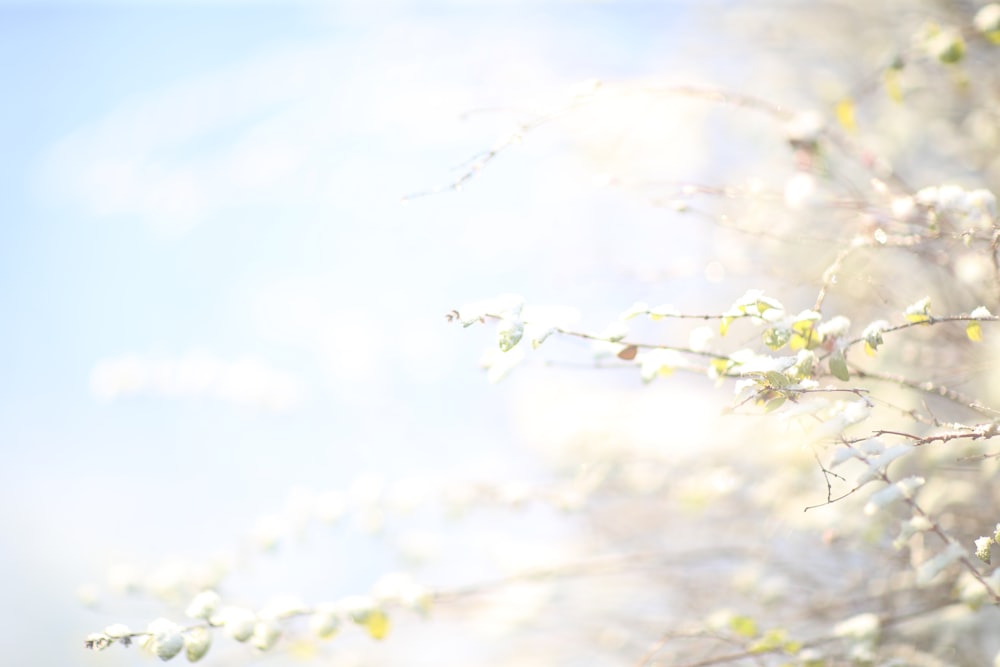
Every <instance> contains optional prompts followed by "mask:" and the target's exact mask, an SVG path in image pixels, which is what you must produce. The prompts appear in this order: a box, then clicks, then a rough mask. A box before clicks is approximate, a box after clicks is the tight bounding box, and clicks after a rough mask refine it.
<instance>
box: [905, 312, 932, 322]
mask: <svg viewBox="0 0 1000 667" xmlns="http://www.w3.org/2000/svg"><path fill="white" fill-rule="evenodd" d="M906 319H907V321H908V322H913V323H914V324H920V323H921V322H930V320H931V316H930V315H928V314H927V313H907V314H906Z"/></svg>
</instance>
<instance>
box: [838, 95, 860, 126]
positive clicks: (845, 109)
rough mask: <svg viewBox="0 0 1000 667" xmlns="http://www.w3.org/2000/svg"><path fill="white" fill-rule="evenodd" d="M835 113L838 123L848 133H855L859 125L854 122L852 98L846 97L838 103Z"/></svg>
mask: <svg viewBox="0 0 1000 667" xmlns="http://www.w3.org/2000/svg"><path fill="white" fill-rule="evenodd" d="M834 113H835V114H836V116H837V122H839V123H840V124H841V125H842V126H843V128H844V129H845V130H847V131H848V132H853V131H854V129H855V128H856V127H857V123H856V122H855V120H854V102H853V101H852V100H851V98H849V97H845V98H843V99H841V100H840V101H839V102H837V107H836V109H835V111H834Z"/></svg>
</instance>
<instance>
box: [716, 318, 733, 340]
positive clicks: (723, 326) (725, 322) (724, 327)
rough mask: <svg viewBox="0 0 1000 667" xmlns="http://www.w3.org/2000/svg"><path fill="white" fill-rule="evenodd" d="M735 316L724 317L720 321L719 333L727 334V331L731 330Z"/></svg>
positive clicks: (721, 334)
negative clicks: (730, 326)
mask: <svg viewBox="0 0 1000 667" xmlns="http://www.w3.org/2000/svg"><path fill="white" fill-rule="evenodd" d="M732 321H733V318H731V317H723V318H722V321H721V322H720V323H719V335H720V336H725V335H726V332H727V331H729V325H730V324H731V323H732Z"/></svg>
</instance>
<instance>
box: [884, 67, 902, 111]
mask: <svg viewBox="0 0 1000 667" xmlns="http://www.w3.org/2000/svg"><path fill="white" fill-rule="evenodd" d="M885 92H886V94H887V95H889V99H890V100H892V101H893V102H897V103H899V102H902V101H903V88H902V86H900V85H899V70H898V69H896V68H890V69H888V70H886V72H885Z"/></svg>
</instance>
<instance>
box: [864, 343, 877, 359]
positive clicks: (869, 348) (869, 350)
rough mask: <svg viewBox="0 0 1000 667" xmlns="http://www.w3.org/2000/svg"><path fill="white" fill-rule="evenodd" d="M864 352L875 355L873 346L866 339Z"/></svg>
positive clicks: (871, 355) (870, 355)
mask: <svg viewBox="0 0 1000 667" xmlns="http://www.w3.org/2000/svg"><path fill="white" fill-rule="evenodd" d="M865 354H867V355H868V356H869V357H874V356H875V348H874V347H872V346H871V344H870V343H869V342H868V341H865Z"/></svg>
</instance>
